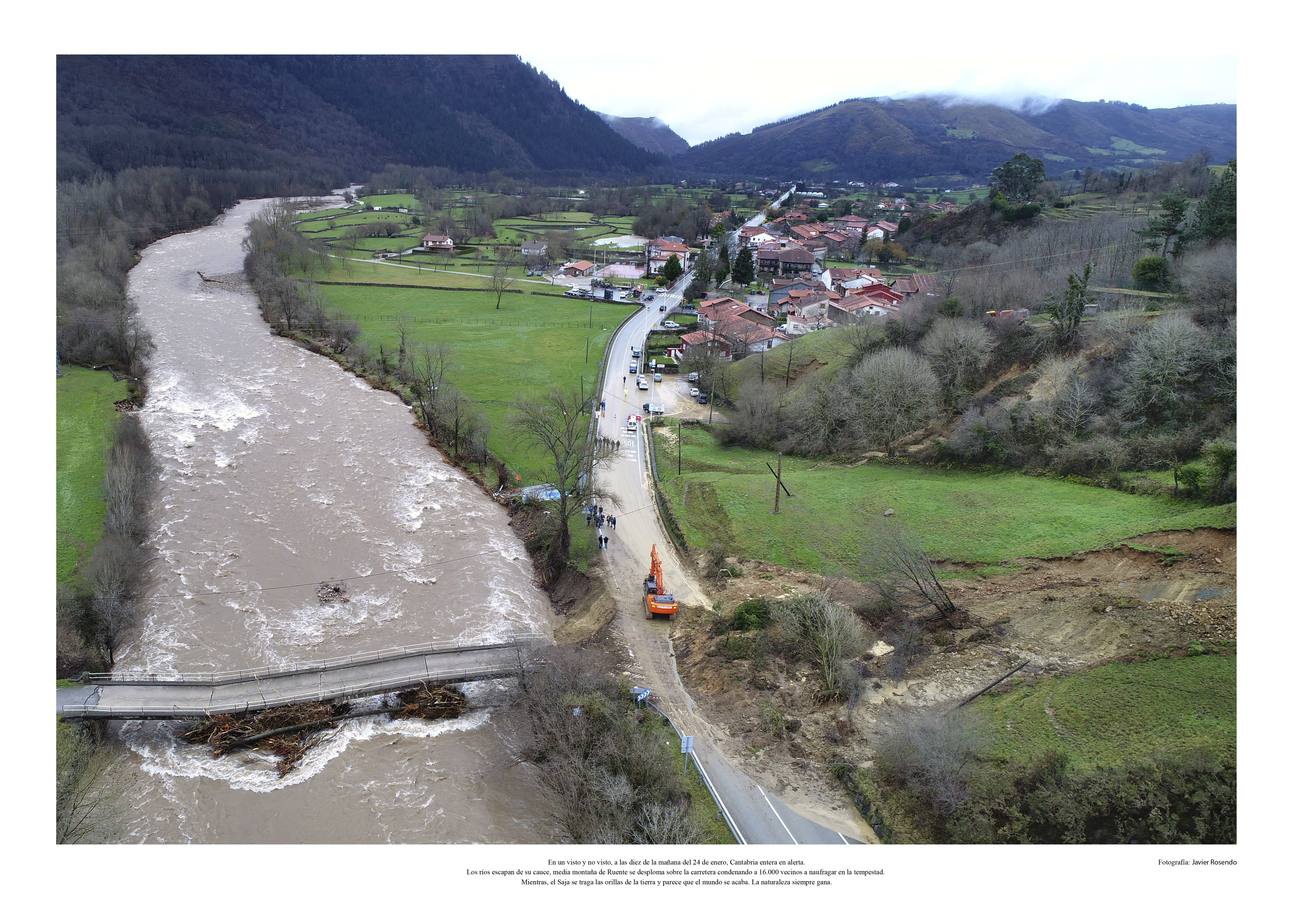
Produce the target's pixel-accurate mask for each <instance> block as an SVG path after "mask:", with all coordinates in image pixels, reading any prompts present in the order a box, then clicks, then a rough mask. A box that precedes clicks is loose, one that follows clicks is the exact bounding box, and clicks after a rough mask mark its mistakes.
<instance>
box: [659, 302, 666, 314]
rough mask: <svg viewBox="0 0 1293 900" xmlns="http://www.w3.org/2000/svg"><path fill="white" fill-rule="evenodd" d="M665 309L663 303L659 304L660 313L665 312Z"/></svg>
mask: <svg viewBox="0 0 1293 900" xmlns="http://www.w3.org/2000/svg"><path fill="white" fill-rule="evenodd" d="M665 309H666V307H665V305H664V304H663V303H661V304H660V312H664V311H665Z"/></svg>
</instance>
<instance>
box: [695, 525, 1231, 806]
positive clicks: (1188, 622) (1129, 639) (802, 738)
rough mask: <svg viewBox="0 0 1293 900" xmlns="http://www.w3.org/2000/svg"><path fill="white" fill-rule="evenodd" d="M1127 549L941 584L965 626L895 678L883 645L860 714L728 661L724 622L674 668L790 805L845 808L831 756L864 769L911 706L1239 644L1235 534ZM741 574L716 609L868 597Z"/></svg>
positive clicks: (701, 635)
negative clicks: (1197, 647)
mask: <svg viewBox="0 0 1293 900" xmlns="http://www.w3.org/2000/svg"><path fill="white" fill-rule="evenodd" d="M1129 543H1131V544H1134V545H1135V546H1136V547H1138V548H1144V549H1132V548H1131V547H1129V546H1127V545H1125V544H1124V545H1120V546H1118V547H1116V548H1112V549H1104V550H1096V551H1091V552H1087V553H1080V554H1075V555H1073V556H1068V557H1063V558H1059V559H1045V560H1043V559H1020V560H1016V561H1015V562H1014V563H1013V564H1012V566H1010V567H1006V568H1007V569H1008V571H1005V572H1003V573H1002V574H995V575H991V576H989V577H983V576H979V575H975V574H973V569H972V568H970V567H966V570H965V572H964V575H965V577H958V578H952V579H949V580H947V581H946V587H947V589H948V593H949V594H950V596H951V597H952V600H953V601H954V602H955V603H956V605H957V607H958V609H959V610H961V611H962V613H963V615H962V616H961V620H960V621H959V622H957V623H955V626H954V627H953V626H946V627H944V626H940V627H933V628H931V627H926V628H923V629H922V630H921V632H920V635H919V638H918V644H917V650H916V651H915V654H914V656H913V658H912V661H911V662H910V664H909V665H908V666H907V670H906V672H905V673H903V675H902V677H897V678H896V677H892V675H891V674H890V668H889V665H890V659H889V657H890V655H891V654H890V650H889V647H888V645H887V644H877V645H874V646H873V648H872V649H873V651H874V652H875V653H876V658H874V659H872V660H869V661H868V667H869V670H870V672H871V673H872V674H871V676H870V677H869V678H868V679H867V681H866V686H865V688H864V690H863V693H862V696H861V697H860V698H859V700H858V702H857V705H856V706H855V708H854V709H853V710H852V711H850V710H849V709H848V707H847V705H846V704H844V703H840V702H831V703H826V704H822V703H820V702H818V698H817V697H816V689H817V679H816V676H815V674H814V672H813V670H812V669H811V667H810V666H809V665H807V664H805V663H793V662H787V661H786V660H785V659H784V658H782V657H781V656H779V655H777V654H775V653H771V654H767V655H766V656H765V657H764V658H762V659H755V660H751V659H732V658H729V657H730V656H731V655H732V654H731V652H730V650H729V651H727V652H726V655H725V647H724V643H723V642H724V640H725V639H724V638H723V637H721V636H715V635H714V634H713V633H712V630H711V627H712V625H713V622H714V620H715V616H714V615H713V614H711V613H707V612H705V611H703V610H688V611H687V612H688V613H689V614H687V615H684V616H680V617H679V620H678V622H677V623H676V626H675V631H674V645H675V649H676V653H677V661H678V670H679V673H680V674H681V676H682V678H683V681H684V683H685V684H686V685H687V687H688V689H689V691H690V692H691V694H692V696H693V697H694V698H695V699H696V702H697V703H698V704H699V706H700V710H701V712H702V714H703V715H704V716H705V717H706V718H707V719H709V720H710V721H711V722H713V723H714V724H716V725H718V726H720V727H721V728H723V729H724V730H726V731H727V732H728V734H729V735H731V737H732V739H733V743H734V744H736V745H737V746H743V748H744V750H745V752H746V754H748V755H747V756H746V757H745V758H747V759H748V760H750V768H751V769H753V770H754V771H755V772H757V773H759V774H760V775H761V776H763V777H765V778H767V779H768V782H769V783H775V784H776V785H777V787H778V789H779V790H781V791H783V792H787V793H788V794H789V795H790V796H795V795H796V794H798V795H800V796H813V795H816V794H820V793H828V794H833V795H834V796H833V798H832V799H833V800H835V801H838V800H839V799H840V798H842V797H843V796H844V794H843V791H842V790H840V789H839V787H838V784H837V782H836V781H835V779H834V778H833V777H832V775H831V772H830V766H829V764H830V761H831V760H832V759H833V758H836V757H840V756H843V757H845V758H847V759H849V760H850V761H852V762H854V763H858V764H861V765H863V766H867V765H869V760H870V759H871V757H872V749H873V746H874V744H875V741H876V739H877V738H878V737H880V736H882V735H884V734H885V733H886V732H887V731H888V730H889V729H890V728H892V727H893V725H894V724H895V723H897V722H900V721H902V720H903V719H904V718H906V717H907V716H909V715H910V713H911V712H912V711H913V710H914V709H918V708H923V707H929V706H937V705H940V704H951V703H955V702H960V701H961V700H964V699H966V698H968V697H969V696H971V695H972V694H974V693H975V692H976V691H978V690H980V689H982V688H984V687H986V686H987V685H988V684H990V683H991V682H992V681H993V680H994V679H996V678H998V677H999V676H1001V675H1003V674H1005V673H1006V672H1008V671H1009V670H1010V669H1011V668H1013V667H1014V666H1015V665H1017V664H1019V663H1021V662H1025V661H1026V662H1027V663H1028V665H1027V666H1026V667H1025V668H1024V669H1023V671H1021V672H1020V673H1019V674H1017V675H1014V676H1012V677H1011V678H1010V679H1008V680H1007V681H1006V682H1005V683H1004V684H1003V686H1002V687H1000V688H996V690H998V691H999V690H1003V689H1008V688H1009V687H1010V686H1011V685H1015V684H1018V683H1019V681H1020V680H1021V679H1028V678H1035V677H1037V676H1039V675H1043V674H1054V673H1062V672H1072V671H1077V670H1080V669H1085V668H1089V667H1091V666H1095V665H1099V664H1102V663H1106V662H1111V661H1114V660H1119V659H1136V658H1143V657H1147V656H1150V655H1158V654H1162V653H1164V652H1167V653H1172V652H1181V653H1184V652H1185V650H1186V648H1188V647H1189V645H1190V644H1191V643H1193V642H1201V643H1204V644H1208V645H1216V644H1225V643H1229V642H1233V641H1234V640H1235V603H1236V598H1235V573H1236V552H1235V533H1234V532H1232V531H1220V530H1212V529H1199V530H1197V531H1194V532H1170V533H1155V534H1147V535H1142V536H1140V537H1137V538H1134V539H1133V540H1131V541H1130V542H1129ZM737 565H738V568H739V570H740V572H741V574H740V575H739V576H737V577H735V578H731V579H728V580H726V582H725V583H722V584H715V585H711V587H710V594H711V596H712V597H713V599H714V600H715V601H716V603H717V604H718V608H719V609H720V611H721V610H722V609H724V608H725V609H729V610H730V609H731V608H732V607H733V606H734V605H735V604H737V603H740V602H742V601H744V600H747V599H750V598H754V597H763V598H766V599H768V600H769V601H771V602H773V603H775V602H776V600H777V599H778V598H784V597H786V596H789V595H790V594H792V593H795V592H797V591H806V590H820V589H822V588H830V589H831V590H832V593H833V595H834V596H836V597H837V598H838V599H841V600H843V601H845V602H849V601H850V600H853V599H856V598H858V597H861V596H862V595H863V593H864V591H863V589H862V587H861V586H860V585H858V584H856V583H853V582H848V581H839V580H834V581H830V582H827V581H826V580H824V579H822V578H821V577H819V576H815V575H810V574H805V573H801V572H793V571H789V570H786V569H783V568H780V567H778V566H773V565H770V564H767V563H762V562H747V561H741V562H739V563H737ZM1016 567H1017V568H1016ZM873 635H874V637H875V638H876V639H877V640H878V639H879V638H881V637H882V635H881V633H880V632H879V631H878V630H877V631H873ZM883 636H884V637H892V635H887V634H886V635H883Z"/></svg>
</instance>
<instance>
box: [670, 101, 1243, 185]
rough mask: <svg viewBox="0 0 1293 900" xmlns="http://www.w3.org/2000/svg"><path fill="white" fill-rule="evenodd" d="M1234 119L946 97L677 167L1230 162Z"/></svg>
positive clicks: (792, 170) (840, 107)
mask: <svg viewBox="0 0 1293 900" xmlns="http://www.w3.org/2000/svg"><path fill="white" fill-rule="evenodd" d="M1012 107H1013V108H1012ZM1235 110H1236V107H1235V106H1234V105H1233V104H1212V105H1205V106H1183V107H1177V108H1173V109H1148V108H1146V107H1143V106H1138V105H1136V104H1131V103H1121V102H1105V101H1100V102H1083V101H1076V100H1055V101H1038V100H1034V99H1031V98H1030V99H1027V100H1019V101H1015V102H1012V103H1010V104H1009V105H1005V104H1003V103H990V102H984V101H981V100H970V99H963V98H956V97H946V96H943V97H910V98H905V99H887V98H870V99H853V100H844V101H841V102H839V103H836V104H834V105H832V106H828V107H825V108H823V109H818V110H814V111H812V112H808V113H804V114H802V115H798V116H793V117H791V118H788V119H783V120H781V121H777V122H771V123H769V124H767V125H762V126H760V127H758V128H755V129H754V130H753V131H751V132H750V133H749V134H732V135H727V136H726V137H721V138H718V139H716V140H713V141H707V142H706V143H703V144H698V145H697V146H695V147H692V148H691V149H690V150H689V151H687V153H685V154H683V155H682V156H680V157H678V158H677V159H676V160H675V162H676V163H677V165H678V166H679V168H680V169H682V170H683V171H686V172H689V173H692V174H721V175H736V176H764V177H781V178H819V179H865V180H872V179H879V178H896V179H905V178H916V177H920V176H935V175H959V176H965V177H967V178H982V177H983V176H986V175H987V173H988V172H990V171H991V170H992V168H993V167H994V166H996V165H997V164H998V163H1000V162H1001V161H1002V160H1004V159H1007V158H1008V157H1010V156H1012V155H1013V154H1015V153H1018V152H1021V151H1022V152H1027V153H1030V154H1032V155H1034V156H1038V157H1040V158H1042V159H1044V160H1045V161H1046V165H1047V168H1048V169H1050V170H1051V171H1060V170H1064V169H1073V168H1086V167H1095V168H1107V167H1109V166H1130V167H1142V166H1148V165H1152V164H1153V163H1154V162H1156V161H1159V160H1178V159H1183V158H1185V157H1187V156H1189V155H1191V154H1194V153H1197V152H1199V151H1200V150H1202V151H1206V152H1207V153H1208V154H1209V155H1210V157H1211V158H1212V159H1213V160H1214V161H1218V162H1224V161H1227V160H1229V159H1231V158H1233V157H1234V155H1235V146H1236V137H1235V120H1236V114H1235Z"/></svg>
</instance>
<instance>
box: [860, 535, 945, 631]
mask: <svg viewBox="0 0 1293 900" xmlns="http://www.w3.org/2000/svg"><path fill="white" fill-rule="evenodd" d="M866 534H867V544H866V547H865V549H864V551H863V556H862V561H861V562H862V572H863V575H864V576H866V577H867V579H868V582H869V583H870V585H871V586H872V588H873V589H874V590H876V591H878V592H880V593H881V594H882V595H886V596H890V597H892V598H893V599H895V600H896V601H898V602H900V603H901V602H902V600H903V599H904V597H914V598H915V600H916V603H917V605H918V606H932V607H933V608H934V609H935V610H936V611H937V612H938V614H939V615H941V616H943V617H944V618H946V617H947V616H949V615H951V614H952V613H953V612H955V611H956V605H955V604H953V603H952V598H951V597H949V596H948V595H947V590H946V589H945V588H944V587H943V583H942V582H941V581H939V579H938V573H937V572H936V571H935V570H934V564H933V563H932V562H930V559H929V557H928V556H926V555H925V551H924V550H922V549H921V546H920V542H919V541H918V540H917V539H916V536H915V535H913V534H912V533H911V532H910V531H908V530H907V528H906V527H904V526H903V525H902V524H900V523H898V522H896V521H894V520H893V519H892V518H888V517H884V516H878V517H876V518H875V520H874V521H873V522H872V523H871V527H870V528H868V529H867V531H866Z"/></svg>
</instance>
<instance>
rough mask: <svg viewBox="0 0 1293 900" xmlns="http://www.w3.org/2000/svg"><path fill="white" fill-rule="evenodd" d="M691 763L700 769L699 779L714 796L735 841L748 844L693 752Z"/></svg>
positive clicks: (698, 758)
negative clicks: (701, 779)
mask: <svg viewBox="0 0 1293 900" xmlns="http://www.w3.org/2000/svg"><path fill="white" fill-rule="evenodd" d="M691 761H692V762H694V763H695V764H696V768H698V769H700V775H701V777H702V778H704V779H705V784H707V785H709V788H710V791H711V793H713V795H714V799H715V800H717V801H718V808H719V809H721V810H722V811H723V818H725V819H727V824H728V826H729V827H730V828H731V829H732V831H733V832H734V833H735V834H736V839H737V840H738V841H740V842H741V843H742V844H748V843H749V841H747V840H746V839H745V835H743V834H741V829H740V828H737V827H736V819H735V818H733V816H732V814H731V813H730V812H728V811H727V804H726V803H724V802H723V797H722V795H721V794H719V792H718V786H717V785H715V784H714V782H713V781H711V780H710V777H709V773H708V772H706V771H705V767H704V766H703V765H701V763H700V757H699V756H697V755H696V751H694V750H693V751H692V753H691Z"/></svg>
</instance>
